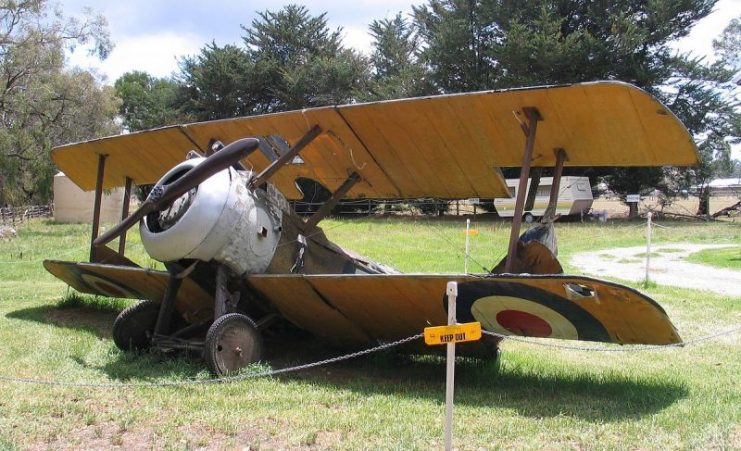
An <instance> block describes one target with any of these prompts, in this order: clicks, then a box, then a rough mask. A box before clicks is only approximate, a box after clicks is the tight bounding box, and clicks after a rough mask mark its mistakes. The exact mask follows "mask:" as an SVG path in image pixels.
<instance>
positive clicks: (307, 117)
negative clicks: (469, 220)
mask: <svg viewBox="0 0 741 451" xmlns="http://www.w3.org/2000/svg"><path fill="white" fill-rule="evenodd" d="M221 143H226V145H225V146H224V145H223V144H221ZM52 155H53V158H54V161H55V162H56V164H57V166H58V167H59V168H60V169H61V170H62V171H64V172H65V173H66V174H67V175H68V176H69V177H70V179H72V180H73V181H74V182H75V183H76V184H77V185H79V186H80V187H81V188H83V189H85V190H92V189H95V190H96V193H97V196H96V207H98V206H99V203H100V197H101V192H102V190H104V189H107V188H112V187H117V186H125V187H126V191H127V192H130V190H131V187H132V184H151V183H155V182H156V185H155V187H154V189H153V190H152V191H151V193H150V194H149V196H148V198H147V199H146V200H145V201H144V202H143V203H142V204H141V206H140V207H139V208H138V209H137V210H136V211H135V212H134V213H133V214H131V215H129V213H128V205H126V206H125V207H124V211H123V212H122V221H121V223H120V224H118V225H117V226H115V227H113V228H111V229H110V230H108V231H107V232H106V233H104V234H102V235H100V236H98V216H97V214H96V216H95V218H94V222H93V230H92V240H91V247H90V261H89V262H64V261H52V260H47V261H45V262H44V266H45V267H46V269H47V270H48V271H50V272H51V273H52V274H54V275H55V276H57V277H58V278H60V279H62V280H63V281H65V282H67V283H68V284H69V285H71V286H72V287H74V288H75V289H76V290H78V291H81V292H85V293H92V294H98V295H104V296H113V297H122V298H133V299H141V300H142V302H141V303H139V304H137V305H135V306H133V307H130V308H128V309H126V310H124V311H123V312H122V313H121V314H120V315H119V317H118V318H117V319H116V321H115V324H114V325H113V338H114V342H115V344H116V345H117V346H118V347H120V348H122V349H146V348H157V349H164V350H178V349H185V350H190V351H196V352H200V353H202V355H203V356H204V359H205V361H206V363H207V365H208V367H209V368H210V370H211V371H212V372H213V373H215V374H227V373H231V372H234V371H237V370H239V369H240V368H241V367H243V366H245V365H247V364H249V363H251V362H254V361H257V360H259V359H260V357H261V352H262V338H261V336H262V334H263V333H264V332H265V331H267V330H270V328H271V327H273V325H274V324H275V322H276V320H278V319H282V320H286V321H288V322H290V323H292V324H294V325H295V326H297V327H299V328H301V329H304V330H306V331H309V332H310V333H312V334H314V335H315V336H317V337H320V338H322V339H325V340H327V341H329V342H331V343H336V344H341V345H342V346H345V347H348V346H366V345H370V344H374V343H378V342H383V341H390V340H395V339H400V338H404V337H407V336H410V335H413V334H416V333H419V332H421V330H422V329H423V328H424V327H426V326H429V325H443V324H445V323H446V307H445V305H444V302H445V301H444V293H445V285H446V283H447V282H448V281H457V282H458V284H459V297H458V303H457V310H458V311H457V317H458V318H459V320H461V321H468V320H476V321H480V322H481V323H482V326H483V328H484V329H485V330H489V331H493V332H498V333H502V334H514V335H524V336H535V337H550V338H560V339H572V340H588V341H597V342H609V343H623V344H627V343H646V344H668V343H678V342H680V341H681V340H680V337H679V336H678V334H677V332H676V330H675V328H674V326H673V325H672V323H671V322H670V320H669V318H668V317H667V315H666V313H665V312H664V310H663V309H662V308H661V307H660V306H659V305H658V304H657V303H656V302H655V301H653V300H652V299H650V298H649V297H647V296H645V295H643V294H641V293H639V292H638V291H636V290H633V289H631V288H628V287H624V286H621V285H619V284H616V283H612V282H607V281H601V280H596V279H592V278H588V277H581V276H573V275H564V274H563V273H562V272H563V271H562V269H561V265H560V264H559V262H558V260H557V258H556V255H555V249H554V248H553V246H552V242H551V240H544V239H543V234H542V233H541V234H539V233H535V232H533V231H532V230H531V231H528V232H526V233H525V234H523V235H522V236H520V224H521V218H522V215H523V211H524V209H525V205H526V203H527V202H528V200H529V199H527V198H526V197H525V191H526V190H525V189H523V187H524V186H525V185H524V183H526V182H527V180H528V178H529V176H530V173H531V168H554V180H553V187H552V189H551V196H550V204H551V205H555V204H556V203H557V201H558V193H559V187H558V185H559V180H560V178H561V173H562V169H563V167H564V166H659V165H677V166H682V165H694V164H696V163H697V153H696V148H695V146H694V144H693V142H692V139H691V137H690V135H689V134H688V132H687V130H686V129H685V127H684V126H683V125H682V124H681V123H680V122H679V120H677V118H676V117H675V116H674V115H673V114H672V113H671V112H670V111H669V110H668V109H667V108H666V107H665V106H663V105H661V104H660V103H659V102H658V101H656V100H655V99H654V98H652V97H651V96H650V95H649V94H647V93H646V92H644V91H642V90H640V89H638V88H635V87H633V86H630V85H628V84H624V83H619V82H595V83H585V84H575V85H567V86H552V87H537V88H523V89H515V90H508V91H486V92H477V93H470V94H457V95H442V96H434V97H425V98H414V99H403V100H395V101H385V102H377V103H367V104H353V105H345V106H331V107H322V108H311V109H305V110H301V111H292V112H287V113H279V114H269V115H264V116H254V117H243V118H237V119H228V120H220V121H213V122H203V123H195V124H188V125H180V126H171V127H164V128H160V129H156V130H151V131H146V132H140V133H132V134H128V135H122V136H117V137H110V138H104V139H98V140H94V141H89V142H83V143H79V144H71V145H66V146H62V147H59V148H56V149H54V151H53V154H52ZM502 167H521V176H520V189H519V191H518V195H517V199H516V211H515V213H514V220H513V223H512V229H511V234H510V241H509V246H508V254H507V257H505V259H504V260H503V261H502V262H501V263H500V264H499V265H498V266H497V267H496V268H495V270H494V271H493V272H492V273H490V274H480V275H467V274H453V275H439V274H400V273H398V272H396V271H394V270H393V269H391V268H388V267H386V266H384V265H382V264H380V263H376V262H373V261H370V260H368V259H366V258H363V257H361V256H358V255H355V254H353V253H351V252H349V251H347V250H344V249H342V248H340V247H339V246H337V245H336V244H334V243H332V242H330V241H329V240H328V239H327V237H326V236H325V234H324V233H323V231H322V229H321V228H320V227H319V223H320V221H321V220H322V219H323V218H325V217H326V216H327V215H328V213H329V212H330V211H331V209H332V207H333V205H335V204H336V202H338V201H339V200H340V199H343V198H344V199H359V198H382V199H402V198H419V197H437V198H446V199H465V198H471V197H478V198H497V197H506V196H508V195H509V191H508V189H507V186H506V183H505V179H504V177H503V176H502V173H501V170H500V168H502ZM301 178H303V179H310V180H313V181H315V182H317V183H320V184H321V185H323V186H324V187H326V188H327V189H328V190H330V191H331V192H332V193H333V195H332V197H331V198H330V199H329V200H328V201H327V202H326V203H325V204H324V205H323V206H322V207H321V208H320V209H319V210H318V211H316V212H315V213H314V214H313V215H312V216H310V217H308V218H307V219H304V218H301V217H299V216H298V215H296V214H295V212H293V211H292V210H291V208H290V206H289V203H288V200H292V199H301V197H302V193H301V191H300V190H299V189H298V188H297V184H296V183H297V180H299V179H301ZM531 191H533V192H534V191H535V190H531ZM96 211H97V210H96ZM552 222H553V215H548V213H546V218H545V223H543V224H541V226H542V227H543V230H545V231H546V232H547V231H548V230H550V229H548V227H552ZM137 224H139V230H140V233H141V238H142V242H143V244H144V246H145V248H146V251H147V252H148V253H149V255H150V256H151V257H153V258H154V259H156V260H159V261H162V262H164V263H165V265H166V268H167V271H156V270H152V269H147V268H142V267H139V266H137V265H136V264H135V263H133V262H132V261H130V260H129V259H128V258H126V256H125V244H126V233H127V230H128V229H129V228H131V227H132V226H134V225H137ZM545 235H549V234H548V233H546V234H545ZM117 238H118V240H119V242H118V248H117V249H116V250H114V249H111V248H109V247H107V246H106V245H107V244H108V243H110V242H112V241H113V240H115V239H117ZM496 346H497V341H496V340H494V339H491V340H489V341H484V342H479V343H476V344H471V345H468V346H466V347H465V348H466V349H465V350H467V351H469V352H478V353H487V352H489V353H490V355H492V356H496V355H497V353H496V351H497V349H496Z"/></svg>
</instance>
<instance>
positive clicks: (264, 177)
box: [249, 125, 322, 189]
mask: <svg viewBox="0 0 741 451" xmlns="http://www.w3.org/2000/svg"><path fill="white" fill-rule="evenodd" d="M321 133H322V128H321V127H320V126H318V125H315V126H313V127H312V128H311V130H309V131H308V132H306V134H305V135H304V136H302V137H301V139H299V140H298V142H297V143H296V144H295V145H294V146H293V147H291V149H290V150H289V151H288V152H286V153H284V154H283V155H281V156H280V158H278V159H277V160H275V161H273V162H272V163H271V164H270V166H268V167H266V168H265V169H264V170H263V171H262V172H261V173H259V174H258V175H257V176H256V177H255V178H253V179H252V180H251V181H250V183H249V188H250V189H255V188H257V187H258V186H260V185H262V184H263V183H265V182H267V181H268V180H269V179H270V177H272V176H273V174H275V173H276V172H277V171H278V169H280V168H281V167H283V165H285V164H286V163H288V162H289V161H291V160H293V157H295V156H296V155H298V153H299V152H301V151H302V150H303V149H304V147H306V146H308V145H309V143H311V142H312V141H314V138H316V137H317V136H319V135H320V134H321Z"/></svg>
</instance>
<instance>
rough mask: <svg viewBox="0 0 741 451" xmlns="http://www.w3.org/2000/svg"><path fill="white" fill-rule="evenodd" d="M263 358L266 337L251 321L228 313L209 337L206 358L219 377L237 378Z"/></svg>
mask: <svg viewBox="0 0 741 451" xmlns="http://www.w3.org/2000/svg"><path fill="white" fill-rule="evenodd" d="M261 357H262V335H260V332H259V331H258V330H257V325H255V322H254V321H252V320H251V319H250V318H249V317H247V316H245V315H242V314H240V313H228V314H226V315H224V316H222V317H220V318H218V319H217V320H216V321H214V323H213V324H212V325H211V327H210V328H209V329H208V332H207V333H206V342H205V343H204V349H203V358H204V359H205V360H206V366H207V367H208V369H209V371H211V373H212V374H214V375H216V376H227V375H229V374H234V373H236V372H238V371H239V370H240V369H242V368H244V367H245V366H247V365H249V364H251V363H254V362H257V361H259V360H260V358H261Z"/></svg>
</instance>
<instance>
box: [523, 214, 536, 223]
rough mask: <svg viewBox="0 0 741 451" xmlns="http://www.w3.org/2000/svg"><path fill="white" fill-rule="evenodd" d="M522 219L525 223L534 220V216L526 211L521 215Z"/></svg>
mask: <svg viewBox="0 0 741 451" xmlns="http://www.w3.org/2000/svg"><path fill="white" fill-rule="evenodd" d="M522 219H523V220H524V221H525V222H526V223H528V224H530V223H532V222H533V221H535V216H533V214H532V213H530V212H527V213H525V214H524V215H522Z"/></svg>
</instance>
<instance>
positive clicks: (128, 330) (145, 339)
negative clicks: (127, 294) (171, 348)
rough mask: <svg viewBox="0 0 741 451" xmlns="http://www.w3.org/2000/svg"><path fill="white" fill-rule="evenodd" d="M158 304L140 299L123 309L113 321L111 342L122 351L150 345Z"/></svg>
mask: <svg viewBox="0 0 741 451" xmlns="http://www.w3.org/2000/svg"><path fill="white" fill-rule="evenodd" d="M159 310H160V304H159V303H158V302H153V301H142V302H140V303H138V304H136V305H132V306H131V307H129V308H127V309H125V310H124V311H122V312H121V313H119V315H118V317H116V321H115V322H114V323H113V342H114V343H115V344H116V347H118V349H121V350H124V351H132V350H144V349H148V348H149V347H150V346H152V336H153V335H154V326H155V324H156V323H157V313H158V312H159Z"/></svg>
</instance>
